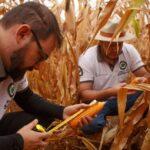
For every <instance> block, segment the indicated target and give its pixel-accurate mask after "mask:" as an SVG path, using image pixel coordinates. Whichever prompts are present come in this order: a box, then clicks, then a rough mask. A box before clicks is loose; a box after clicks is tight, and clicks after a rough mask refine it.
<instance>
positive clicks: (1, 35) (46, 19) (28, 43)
mask: <svg viewBox="0 0 150 150" xmlns="http://www.w3.org/2000/svg"><path fill="white" fill-rule="evenodd" d="M61 42H62V36H61V33H60V30H59V26H58V23H57V20H56V18H55V16H54V15H53V13H52V12H51V11H50V10H49V9H48V8H47V7H45V6H44V5H41V4H39V3H35V2H27V3H25V4H22V5H19V6H17V7H15V8H13V9H12V10H11V11H9V12H7V13H6V14H5V15H4V16H3V18H2V19H1V20H0V119H1V120H0V149H1V150H21V149H30V150H32V149H37V148H43V147H45V146H46V145H47V142H46V139H47V138H48V137H49V135H48V134H47V133H39V132H36V131H34V130H33V128H34V127H35V125H36V124H37V122H38V121H37V119H38V120H39V123H40V124H42V125H43V126H45V127H47V126H48V125H49V124H50V123H51V122H52V121H53V120H54V119H55V118H58V119H66V118H67V117H68V116H70V115H72V114H74V113H75V112H77V111H78V110H79V109H81V108H86V107H88V105H86V104H77V105H72V106H68V107H63V106H59V105H55V104H52V103H49V102H48V101H46V100H44V99H43V98H42V97H40V96H38V95H36V94H34V93H33V92H32V91H31V89H30V88H29V87H28V81H27V79H26V76H25V72H26V71H27V70H32V69H33V68H34V67H35V66H36V65H37V64H38V63H40V62H41V61H43V60H45V59H47V58H48V56H49V55H50V53H51V52H52V51H53V50H54V49H55V48H56V46H58V47H60V46H61ZM11 99H14V100H15V101H16V103H17V104H18V105H19V106H20V107H21V108H22V109H23V111H21V112H14V113H6V114H5V111H6V109H7V106H8V104H9V102H10V101H11ZM35 118H37V119H35ZM34 119H35V120H34ZM90 120H91V118H90V117H87V118H83V119H82V120H81V122H80V123H79V126H82V125H83V124H87V123H88V122H89V121H90Z"/></svg>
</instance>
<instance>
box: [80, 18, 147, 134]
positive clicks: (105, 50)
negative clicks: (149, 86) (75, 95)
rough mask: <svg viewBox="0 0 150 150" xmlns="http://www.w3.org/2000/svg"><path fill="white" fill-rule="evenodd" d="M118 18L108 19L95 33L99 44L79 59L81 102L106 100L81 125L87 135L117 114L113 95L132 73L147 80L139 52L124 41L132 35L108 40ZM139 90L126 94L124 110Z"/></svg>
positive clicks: (94, 131)
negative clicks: (108, 117) (103, 104)
mask: <svg viewBox="0 0 150 150" xmlns="http://www.w3.org/2000/svg"><path fill="white" fill-rule="evenodd" d="M119 21H120V18H118V16H115V17H114V18H113V19H112V20H110V21H108V23H107V24H106V25H105V26H104V27H103V28H102V29H101V31H100V33H99V34H98V35H97V36H96V40H98V41H99V44H98V45H97V46H93V47H91V48H89V49H88V50H86V52H85V53H83V54H82V55H81V57H80V59H79V71H80V87H79V94H80V96H81V98H82V100H83V102H87V103H88V102H90V101H91V100H93V99H96V100H99V101H106V103H105V106H104V108H103V110H102V111H101V112H99V114H98V115H97V117H96V118H94V119H93V120H92V122H91V123H90V124H89V125H86V126H84V127H83V131H84V133H86V134H94V133H96V132H98V131H100V130H101V129H102V128H103V127H104V126H105V124H106V116H110V115H117V113H118V112H117V111H118V108H117V98H116V96H117V93H118V91H119V89H120V88H121V87H122V86H125V85H126V82H127V80H128V78H129V76H130V74H131V73H133V74H134V75H135V76H136V77H139V78H138V80H139V82H146V81H147V77H148V76H150V75H149V73H148V72H147V71H146V69H145V67H144V63H143V61H142V59H141V57H140V55H139V53H138V51H137V50H136V49H135V48H134V47H133V46H132V45H131V44H127V43H124V41H127V40H131V39H133V38H134V36H133V35H132V34H131V33H128V32H124V31H123V32H121V33H120V35H119V37H117V38H115V39H114V40H113V41H112V42H111V43H110V41H111V40H112V36H113V33H114V31H115V29H116V28H117V26H118V24H119ZM141 93H142V92H133V91H132V92H131V91H130V93H128V97H127V99H128V100H127V104H126V111H127V110H128V109H129V108H130V107H131V106H132V105H133V104H134V102H135V101H136V99H137V98H138V97H139V96H140V95H141Z"/></svg>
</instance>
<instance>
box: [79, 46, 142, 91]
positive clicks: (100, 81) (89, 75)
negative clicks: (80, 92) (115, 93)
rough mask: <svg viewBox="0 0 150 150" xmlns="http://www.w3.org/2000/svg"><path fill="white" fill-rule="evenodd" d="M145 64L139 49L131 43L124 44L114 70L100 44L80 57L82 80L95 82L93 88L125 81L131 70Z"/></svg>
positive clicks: (98, 88)
mask: <svg viewBox="0 0 150 150" xmlns="http://www.w3.org/2000/svg"><path fill="white" fill-rule="evenodd" d="M142 66H144V63H143V62H142V59H141V57H140V55H139V53H138V52H137V50H136V49H135V48H134V47H133V46H132V45H131V44H126V43H124V44H123V47H122V53H121V54H120V55H119V59H118V62H117V63H116V64H115V66H114V68H113V70H111V69H110V66H109V65H108V63H106V62H105V61H103V59H102V58H101V56H100V51H99V49H98V46H94V47H91V48H89V49H88V50H87V51H86V52H85V53H83V54H82V55H81V56H80V58H79V74H80V82H88V81H92V82H93V89H95V90H102V89H106V88H110V87H113V86H115V85H117V84H118V83H121V82H125V81H126V80H127V78H128V77H129V73H130V72H134V71H135V70H137V69H139V68H140V67H142Z"/></svg>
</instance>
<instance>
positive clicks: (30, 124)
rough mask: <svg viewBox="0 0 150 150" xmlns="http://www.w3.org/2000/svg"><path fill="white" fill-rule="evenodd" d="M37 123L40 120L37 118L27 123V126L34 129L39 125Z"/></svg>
mask: <svg viewBox="0 0 150 150" xmlns="http://www.w3.org/2000/svg"><path fill="white" fill-rule="evenodd" d="M37 123H38V120H37V119H35V120H33V121H32V122H30V123H29V124H27V125H26V126H25V127H26V128H28V129H33V128H34V127H35V126H36V125H37Z"/></svg>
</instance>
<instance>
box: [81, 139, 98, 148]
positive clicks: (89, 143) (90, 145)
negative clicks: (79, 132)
mask: <svg viewBox="0 0 150 150" xmlns="http://www.w3.org/2000/svg"><path fill="white" fill-rule="evenodd" d="M78 138H79V139H80V140H82V142H83V144H84V145H85V146H86V148H87V149H88V150H97V148H96V147H95V146H94V145H93V144H92V143H91V142H90V141H89V140H88V139H87V138H85V137H80V136H78Z"/></svg>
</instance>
